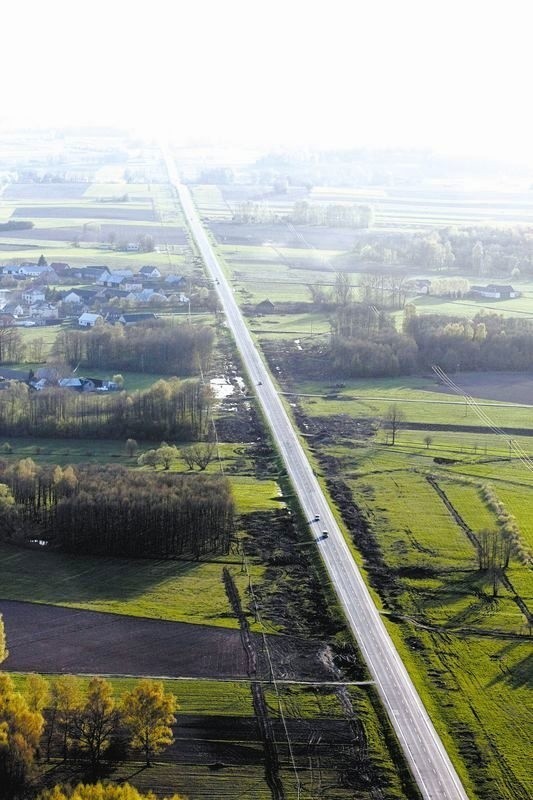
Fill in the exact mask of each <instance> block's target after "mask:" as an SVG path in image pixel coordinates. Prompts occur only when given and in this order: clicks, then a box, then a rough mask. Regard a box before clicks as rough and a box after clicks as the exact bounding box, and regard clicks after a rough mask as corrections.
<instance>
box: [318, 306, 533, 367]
mask: <svg viewBox="0 0 533 800" xmlns="http://www.w3.org/2000/svg"><path fill="white" fill-rule="evenodd" d="M320 354H321V357H322V358H323V360H324V362H325V361H326V360H327V362H328V364H329V373H330V374H333V375H337V376H342V377H386V376H395V375H407V374H410V373H412V372H415V371H416V370H419V369H426V368H428V367H431V365H433V364H438V365H439V366H441V367H442V368H443V369H444V370H451V371H456V370H530V369H532V368H533V322H532V321H530V320H528V319H522V318H514V317H509V318H506V317H503V316H502V315H499V314H495V313H480V314H477V315H476V316H475V317H474V318H473V319H471V320H468V319H465V318H464V317H451V316H449V315H445V314H421V315H418V314H417V313H416V308H415V306H413V305H407V306H406V308H405V314H404V323H403V330H402V331H401V332H400V331H398V330H397V329H396V327H395V325H394V321H393V319H392V317H391V316H390V315H388V314H386V313H385V312H383V311H380V310H378V309H376V308H374V307H372V306H368V305H366V304H362V303H361V304H358V303H351V304H348V305H346V306H342V307H339V308H337V310H336V312H335V314H334V315H333V316H332V318H331V337H330V342H329V345H323V346H322V347H321V353H320Z"/></svg>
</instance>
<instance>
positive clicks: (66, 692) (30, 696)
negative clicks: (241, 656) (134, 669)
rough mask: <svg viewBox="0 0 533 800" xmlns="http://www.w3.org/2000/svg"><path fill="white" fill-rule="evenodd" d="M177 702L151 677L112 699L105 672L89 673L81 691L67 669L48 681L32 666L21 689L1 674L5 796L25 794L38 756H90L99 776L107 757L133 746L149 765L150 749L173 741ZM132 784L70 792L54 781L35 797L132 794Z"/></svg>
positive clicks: (131, 799) (85, 759)
mask: <svg viewBox="0 0 533 800" xmlns="http://www.w3.org/2000/svg"><path fill="white" fill-rule="evenodd" d="M177 708H178V704H177V701H176V698H175V697H174V695H173V694H169V693H167V692H165V690H164V686H163V684H162V683H160V682H157V681H152V680H141V681H139V682H138V683H137V684H136V685H135V687H134V688H133V689H132V690H131V691H129V692H126V693H125V694H124V695H123V697H122V699H121V701H120V702H117V699H116V698H115V696H114V692H113V687H112V685H111V684H110V683H109V681H107V680H105V679H103V678H98V677H97V678H92V679H91V680H90V681H89V684H88V686H87V690H86V693H84V691H83V685H82V683H81V681H80V679H79V678H75V677H73V676H71V675H61V676H59V677H57V678H54V679H52V680H50V681H48V680H46V679H45V678H43V677H42V676H41V675H34V674H33V675H29V676H28V677H27V679H26V689H25V692H24V694H22V693H21V692H18V691H16V689H15V686H14V683H13V681H12V679H11V678H10V677H9V676H8V675H6V674H0V786H1V787H2V797H15V796H17V797H20V796H24V797H26V796H27V794H26V793H24V788H25V787H26V786H27V784H28V783H29V781H30V779H31V778H32V777H33V775H34V772H35V768H36V762H37V761H38V759H39V758H41V759H46V761H50V759H51V758H52V757H54V758H62V759H63V760H64V761H67V760H75V761H79V762H81V763H88V765H89V767H90V771H91V774H92V775H93V776H95V777H96V776H97V775H98V773H99V771H100V768H101V765H102V762H103V761H104V760H110V761H112V760H116V759H117V758H119V757H121V756H124V754H125V753H126V752H127V750H128V748H132V749H133V750H135V751H137V752H140V753H142V755H143V757H144V759H145V763H146V765H147V766H150V764H151V759H152V758H153V757H154V755H156V754H157V753H160V752H161V751H162V750H163V749H164V748H165V747H167V746H168V745H170V744H172V743H173V741H174V738H173V733H172V726H173V725H174V724H175V723H176V717H175V712H176V711H177ZM100 788H101V789H102V788H103V787H100ZM133 791H134V790H132V792H130V793H125V794H120V793H119V792H118V791H116V790H113V791H111V790H110V791H109V792H107V790H106V794H103V793H100V794H98V793H96V792H93V791H92V790H90V789H89V787H88V786H87V787H85V788H83V787H82V788H78V790H75V791H74V792H72V790H68V789H67V790H64V792H63V791H62V790H61V789H60V788H59V787H57V788H56V789H54V790H52V791H51V792H45V793H44V794H42V795H40V797H42V798H47V799H48V800H58V798H59V799H60V798H62V797H69V798H72V800H74V798H76V800H89V798H98V800H102V798H103V797H106V796H107V797H109V799H110V800H118V799H119V798H123V799H124V800H135V798H136V795H135V794H134V793H133ZM76 792H78V793H77V794H76Z"/></svg>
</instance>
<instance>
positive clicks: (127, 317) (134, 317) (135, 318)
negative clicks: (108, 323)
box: [118, 311, 157, 325]
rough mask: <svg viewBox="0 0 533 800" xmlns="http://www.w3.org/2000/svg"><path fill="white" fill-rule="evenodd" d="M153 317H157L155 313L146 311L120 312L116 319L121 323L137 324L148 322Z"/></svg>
mask: <svg viewBox="0 0 533 800" xmlns="http://www.w3.org/2000/svg"><path fill="white" fill-rule="evenodd" d="M154 319H157V317H156V315H155V314H152V312H151V311H150V312H148V311H147V312H145V313H142V314H121V316H120V317H119V320H118V321H119V322H121V323H122V324H123V325H137V324H138V323H139V322H149V321H150V320H154Z"/></svg>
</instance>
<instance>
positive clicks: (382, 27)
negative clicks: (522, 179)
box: [0, 0, 533, 162]
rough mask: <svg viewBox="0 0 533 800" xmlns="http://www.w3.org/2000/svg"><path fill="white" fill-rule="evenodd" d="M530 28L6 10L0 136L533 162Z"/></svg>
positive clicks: (426, 19)
mask: <svg viewBox="0 0 533 800" xmlns="http://www.w3.org/2000/svg"><path fill="white" fill-rule="evenodd" d="M532 23H533V3H532V2H531V0H505V2H504V1H503V0H497V1H496V2H494V1H493V0H484V1H483V2H482V1H480V2H478V0H460V1H459V0H458V1H456V0H396V1H395V2H388V1H386V0H367V2H360V0H349V1H344V0H316V1H315V0H283V2H280V1H279V0H262V2H260V1H259V0H248V2H244V0H214V1H213V2H211V0H170V1H169V2H167V1H166V0H150V2H148V1H147V0H143V1H142V2H141V1H140V0H105V1H103V0H91V2H84V3H81V2H79V0H68V2H67V1H66V0H46V2H43V0H38V2H35V0H30V2H28V0H26V2H21V3H19V4H15V3H14V2H13V3H10V4H9V5H7V4H6V7H5V8H3V9H2V33H3V35H2V43H1V49H0V58H1V63H2V67H3V69H2V75H3V80H2V90H1V94H0V97H1V101H0V125H2V124H3V125H4V126H5V125H16V124H19V123H23V124H28V123H34V122H35V123H39V124H44V125H56V124H57V125H63V124H69V123H75V124H78V123H97V124H99V123H100V124H101V123H110V124H117V123H119V124H123V125H127V126H131V127H135V128H139V129H141V130H143V131H153V132H158V131H159V130H161V129H167V130H171V131H172V132H173V133H175V134H178V135H179V136H180V137H182V138H183V139H187V138H190V137H193V136H201V137H202V138H204V139H210V140H213V141H217V140H225V141H227V140H232V141H234V142H237V143H241V142H250V143H252V142H254V141H260V142H261V143H265V142H266V143H269V144H271V145H273V146H277V145H282V144H291V145H295V144H296V145H306V144H316V143H319V144H323V145H328V144H331V145H346V146H351V145H353V146H357V145H369V146H383V145H408V146H420V145H422V146H429V147H433V148H435V149H437V150H445V151H448V152H450V151H451V152H456V153H468V154H474V153H478V154H482V155H487V154H488V155H502V154H505V153H507V154H509V155H510V156H512V157H516V158H527V160H528V161H531V162H533V135H532V134H533V125H532V122H533V103H532V99H531V97H532V92H533V86H532V84H533V69H532V64H533V54H532V45H531V30H532Z"/></svg>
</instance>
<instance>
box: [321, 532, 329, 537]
mask: <svg viewBox="0 0 533 800" xmlns="http://www.w3.org/2000/svg"><path fill="white" fill-rule="evenodd" d="M328 536H329V533H328V532H327V531H322V538H323V539H327V538H328Z"/></svg>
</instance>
